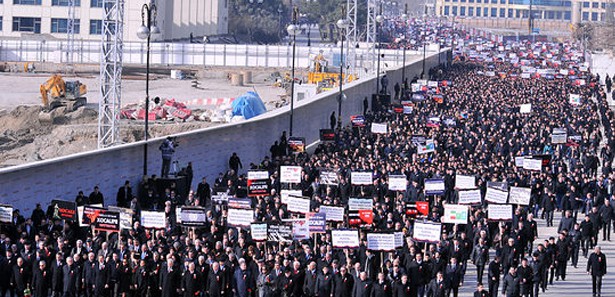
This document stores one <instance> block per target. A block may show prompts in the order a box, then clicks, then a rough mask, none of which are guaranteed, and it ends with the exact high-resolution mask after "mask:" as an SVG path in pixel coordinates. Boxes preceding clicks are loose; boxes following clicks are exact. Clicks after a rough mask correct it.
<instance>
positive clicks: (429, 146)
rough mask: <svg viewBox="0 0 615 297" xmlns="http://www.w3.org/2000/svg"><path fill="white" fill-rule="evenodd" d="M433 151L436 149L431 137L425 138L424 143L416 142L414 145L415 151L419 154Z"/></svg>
mask: <svg viewBox="0 0 615 297" xmlns="http://www.w3.org/2000/svg"><path fill="white" fill-rule="evenodd" d="M435 151H436V145H435V143H434V140H433V139H427V140H425V143H424V144H423V143H418V144H417V145H416V152H417V154H419V155H421V154H428V153H433V152H435Z"/></svg>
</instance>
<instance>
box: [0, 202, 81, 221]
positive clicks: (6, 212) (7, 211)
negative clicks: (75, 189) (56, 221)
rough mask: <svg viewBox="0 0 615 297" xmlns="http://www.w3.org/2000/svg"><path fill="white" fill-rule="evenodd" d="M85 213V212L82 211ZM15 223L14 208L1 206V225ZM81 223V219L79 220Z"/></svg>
mask: <svg viewBox="0 0 615 297" xmlns="http://www.w3.org/2000/svg"><path fill="white" fill-rule="evenodd" d="M81 212H83V210H82V211H81ZM12 222H13V207H12V206H9V205H0V223H7V224H10V223H12ZM79 222H81V219H79Z"/></svg>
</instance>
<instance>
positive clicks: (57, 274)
mask: <svg viewBox="0 0 615 297" xmlns="http://www.w3.org/2000/svg"><path fill="white" fill-rule="evenodd" d="M63 268H64V263H63V262H62V253H57V254H56V259H55V261H54V262H52V263H51V296H53V297H60V296H62V292H64V283H63V282H62V276H63V275H64V269H63Z"/></svg>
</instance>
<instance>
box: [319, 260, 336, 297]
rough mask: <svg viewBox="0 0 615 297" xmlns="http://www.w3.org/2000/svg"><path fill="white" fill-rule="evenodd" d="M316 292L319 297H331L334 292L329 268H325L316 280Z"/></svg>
mask: <svg viewBox="0 0 615 297" xmlns="http://www.w3.org/2000/svg"><path fill="white" fill-rule="evenodd" d="M316 292H318V296H331V293H332V292H333V276H332V275H331V273H330V272H329V267H328V266H324V267H323V268H322V273H321V274H319V275H318V277H317V278H316Z"/></svg>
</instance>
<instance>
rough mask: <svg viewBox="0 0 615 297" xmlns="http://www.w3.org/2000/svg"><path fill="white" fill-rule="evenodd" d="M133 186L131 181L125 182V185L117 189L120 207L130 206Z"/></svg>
mask: <svg viewBox="0 0 615 297" xmlns="http://www.w3.org/2000/svg"><path fill="white" fill-rule="evenodd" d="M132 197H133V196H132V187H130V181H126V182H124V185H123V186H121V187H120V188H119V189H118V190H117V195H116V200H115V201H116V203H117V206H118V207H128V206H129V203H130V200H132Z"/></svg>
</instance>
